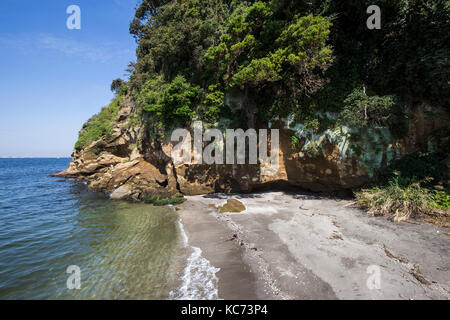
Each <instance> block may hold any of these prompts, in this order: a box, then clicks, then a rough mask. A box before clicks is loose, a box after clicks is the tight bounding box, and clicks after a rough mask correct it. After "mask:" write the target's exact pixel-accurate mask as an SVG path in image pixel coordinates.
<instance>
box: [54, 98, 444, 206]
mask: <svg viewBox="0 0 450 320" xmlns="http://www.w3.org/2000/svg"><path fill="white" fill-rule="evenodd" d="M125 101H126V103H123V104H122V106H121V108H120V110H119V111H118V113H117V115H116V117H115V119H114V121H115V122H114V126H113V130H112V132H113V133H112V135H110V136H109V137H105V136H103V137H102V138H101V139H98V140H97V141H94V142H92V143H90V144H89V145H88V146H87V147H84V148H81V149H79V150H75V151H74V153H73V154H72V162H71V163H70V165H69V167H68V168H67V169H66V170H64V171H62V172H58V173H55V174H54V176H64V177H68V178H76V179H77V180H79V181H84V182H86V183H87V184H88V187H89V189H91V190H96V191H102V192H105V193H110V194H111V198H113V199H120V198H126V199H135V200H142V199H145V198H146V197H148V196H151V195H158V196H160V197H162V198H169V197H173V196H179V195H195V194H207V193H216V192H244V193H245V192H251V191H254V190H257V189H264V188H266V189H267V188H287V187H297V188H302V189H307V190H311V191H315V192H324V193H332V194H336V193H339V194H343V193H348V192H349V191H351V190H352V189H355V188H358V187H360V186H362V185H364V184H365V183H367V182H369V181H370V180H371V179H373V177H374V175H375V173H376V171H377V169H379V168H381V167H384V166H386V165H388V164H389V163H391V162H392V161H393V160H395V159H399V158H400V157H401V156H403V155H405V154H408V153H411V152H416V151H426V150H427V149H430V148H433V145H435V144H434V143H433V137H434V135H435V133H436V132H438V131H439V129H440V128H441V127H442V124H439V123H440V122H439V121H437V120H436V119H439V118H442V116H443V115H442V114H444V116H445V111H441V112H442V114H440V113H439V112H437V113H436V112H435V113H434V117H427V116H426V114H427V112H426V111H427V108H426V107H424V106H419V107H416V108H414V109H413V110H412V112H411V115H410V117H409V119H408V128H409V129H408V132H409V133H408V134H407V135H406V136H404V137H403V138H395V137H394V136H393V135H392V134H391V132H390V131H389V130H388V129H387V128H377V129H370V130H365V131H361V130H359V131H358V130H354V129H352V128H348V127H345V126H337V127H335V128H334V129H328V130H326V131H325V132H321V133H314V132H310V131H308V130H307V129H305V128H304V127H303V125H302V124H301V123H293V121H292V120H290V119H285V120H283V119H281V120H278V121H276V122H275V123H273V124H269V126H270V127H272V128H279V129H280V131H279V132H280V136H279V143H280V151H279V169H278V171H277V172H276V173H275V174H273V175H266V176H262V175H260V169H261V168H260V166H259V165H248V164H246V165H227V164H223V165H206V164H200V165H196V164H190V165H186V164H182V165H175V164H174V163H173V162H172V159H171V157H170V155H171V154H170V152H171V150H172V147H173V143H172V142H171V141H169V138H165V139H154V138H153V137H151V136H150V133H149V132H151V130H149V128H146V127H145V126H141V125H130V119H132V118H133V117H135V116H139V114H138V113H139V112H138V111H137V109H136V107H135V106H134V104H133V102H132V101H131V100H130V99H125ZM329 116H330V115H329ZM169 136H170V135H169ZM292 137H296V139H295V141H297V143H293V142H292V141H293V139H292Z"/></svg>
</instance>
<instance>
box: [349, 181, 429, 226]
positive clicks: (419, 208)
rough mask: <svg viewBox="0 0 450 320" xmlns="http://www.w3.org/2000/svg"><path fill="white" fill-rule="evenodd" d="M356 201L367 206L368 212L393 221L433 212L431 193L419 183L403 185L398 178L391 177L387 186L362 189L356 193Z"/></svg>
mask: <svg viewBox="0 0 450 320" xmlns="http://www.w3.org/2000/svg"><path fill="white" fill-rule="evenodd" d="M356 199H357V201H358V203H359V204H360V205H361V206H363V207H365V208H368V214H370V215H374V216H378V215H384V216H387V217H389V218H392V219H393V220H394V221H396V222H398V221H404V220H408V219H409V218H413V217H417V216H419V215H420V214H429V215H432V214H433V210H432V208H431V207H430V203H431V202H432V201H433V194H432V193H431V192H430V190H428V189H426V188H422V187H421V186H420V183H417V182H416V183H411V184H410V185H408V186H406V187H403V186H401V185H400V184H399V182H398V178H393V179H392V180H390V181H389V184H388V185H387V186H381V187H378V186H377V187H373V188H371V189H363V190H361V191H360V192H357V193H356Z"/></svg>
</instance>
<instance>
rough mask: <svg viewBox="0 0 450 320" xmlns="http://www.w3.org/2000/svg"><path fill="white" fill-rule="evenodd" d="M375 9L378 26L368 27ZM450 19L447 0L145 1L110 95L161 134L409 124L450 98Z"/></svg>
mask: <svg viewBox="0 0 450 320" xmlns="http://www.w3.org/2000/svg"><path fill="white" fill-rule="evenodd" d="M373 4H375V5H378V6H379V7H380V8H381V19H382V20H381V21H382V23H381V29H379V30H369V29H368V28H367V26H366V20H367V18H368V16H369V15H368V14H367V13H366V9H367V7H368V6H369V5H373ZM449 19H450V4H449V1H440V0H431V1H428V0H370V1H369V0H347V1H340V0H322V1H319V0H313V1H310V0H264V1H237V0H159V1H158V0H142V1H140V2H139V3H138V6H137V9H136V15H135V17H134V19H133V21H132V22H131V24H130V32H131V33H132V34H133V36H134V37H135V38H136V41H137V42H138V48H137V61H136V62H133V63H130V65H129V69H127V71H129V72H130V73H131V76H130V78H129V80H128V81H127V82H122V81H121V80H120V79H118V80H115V81H114V82H113V84H112V87H111V89H112V90H114V91H117V93H118V95H120V94H124V93H127V94H128V95H130V96H131V98H132V99H133V100H134V101H135V102H136V104H137V106H138V107H139V110H140V112H141V113H140V114H139V116H140V117H141V118H142V123H144V124H145V125H146V127H147V129H148V131H149V132H150V133H151V134H152V135H155V134H156V135H158V134H161V133H163V132H164V131H167V130H169V129H170V128H172V127H174V126H185V125H188V124H189V122H190V121H192V120H194V119H201V120H203V121H206V122H209V123H216V122H218V121H219V120H220V119H221V118H227V119H230V120H233V121H235V123H236V124H237V125H239V126H241V127H246V126H247V127H251V126H256V125H257V124H258V123H260V124H262V125H264V124H266V123H267V121H268V120H273V119H274V118H279V117H286V116H288V115H294V116H295V119H296V120H298V121H302V122H303V123H304V124H305V125H306V126H307V127H309V128H312V129H315V130H321V129H325V128H329V127H330V126H334V125H335V124H336V123H341V124H347V125H350V126H352V127H360V128H372V127H383V126H390V127H391V128H400V127H402V126H401V122H402V121H403V120H404V119H405V118H406V116H405V114H406V113H407V112H408V109H409V108H411V107H414V106H415V105H417V104H419V103H422V102H428V103H429V104H431V105H434V106H439V105H440V106H442V105H444V106H445V105H446V104H448V101H449V100H450V88H449V78H450V75H449V72H450V68H449V56H450V50H449V43H450V21H449ZM110 108H111V107H110ZM112 109H114V106H113V107H112ZM105 112H106V111H102V113H105ZM327 112H332V113H334V114H337V116H335V117H332V120H330V117H324V116H323V115H324V114H325V113H327ZM100 117H101V118H102V119H103V118H108V119H111V117H110V116H108V117H103V116H100V115H98V116H96V117H94V118H93V119H91V120H90V121H89V122H88V123H87V124H86V125H85V127H84V128H83V130H82V131H81V134H80V141H79V142H78V143H77V146H78V147H80V146H84V145H86V144H87V142H88V141H93V140H92V139H95V138H98V137H99V135H101V134H106V133H107V132H108V129H109V125H107V124H106V122H107V121H104V120H99V118H100ZM89 128H92V129H89ZM88 129H89V130H88ZM87 131H89V132H87ZM91 131H92V132H91Z"/></svg>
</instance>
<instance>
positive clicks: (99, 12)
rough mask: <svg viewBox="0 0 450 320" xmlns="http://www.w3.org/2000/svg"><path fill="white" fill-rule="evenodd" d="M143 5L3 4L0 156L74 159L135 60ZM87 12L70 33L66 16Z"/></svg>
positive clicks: (60, 0) (129, 0)
mask: <svg viewBox="0 0 450 320" xmlns="http://www.w3.org/2000/svg"><path fill="white" fill-rule="evenodd" d="M137 2H138V1H137V0H94V1H93V0H78V1H75V0H71V1H66V0H40V1H35V0H34V1H33V0H21V1H17V0H1V1H0V157H64V156H65V157H68V156H70V154H71V153H72V149H73V145H74V143H75V141H76V140H77V136H78V131H79V130H80V128H81V126H82V124H83V123H84V122H85V121H86V120H87V119H89V118H90V117H91V116H92V115H93V114H95V113H97V112H98V111H100V109H101V107H102V106H104V105H107V104H108V103H109V102H110V101H111V99H112V98H113V94H112V93H111V91H110V89H109V88H110V84H111V81H112V80H113V79H115V78H118V77H121V78H124V73H125V71H124V70H125V69H126V67H127V65H128V63H129V62H130V61H132V60H133V61H134V60H135V59H136V58H135V56H136V54H135V49H136V43H135V40H134V39H133V37H132V36H131V35H130V34H129V33H128V26H129V23H130V21H131V19H132V17H133V14H134V8H135V7H136V4H137ZM70 5H78V6H79V7H80V9H81V29H80V30H69V29H68V28H67V26H66V20H67V18H68V17H69V16H70V15H69V14H67V13H66V9H67V7H68V6H70Z"/></svg>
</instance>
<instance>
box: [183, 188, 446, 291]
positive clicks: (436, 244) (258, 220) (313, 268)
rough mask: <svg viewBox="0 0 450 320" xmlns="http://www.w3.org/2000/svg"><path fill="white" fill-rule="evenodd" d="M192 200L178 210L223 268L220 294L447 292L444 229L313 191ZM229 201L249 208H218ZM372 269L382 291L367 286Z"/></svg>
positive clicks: (194, 239)
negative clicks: (370, 212)
mask: <svg viewBox="0 0 450 320" xmlns="http://www.w3.org/2000/svg"><path fill="white" fill-rule="evenodd" d="M186 198H187V201H186V202H185V203H184V204H183V205H181V206H180V210H179V211H178V213H179V216H180V219H181V222H182V223H183V226H184V229H185V230H186V234H187V236H188V237H189V243H190V244H191V245H194V246H196V247H199V248H201V251H202V256H203V257H204V258H205V259H207V260H208V261H210V263H211V265H212V266H214V267H215V268H218V269H220V271H218V272H217V277H218V298H219V299H226V300H228V299H237V300H239V299H305V300H307V299H449V298H450V291H449V290H450V279H449V278H448V271H449V270H450V251H449V250H450V249H449V248H450V246H449V243H450V238H449V236H448V234H447V233H446V231H448V230H447V229H444V228H439V227H436V226H433V225H428V224H421V225H416V224H412V223H396V224H394V223H392V222H391V221H388V220H386V219H385V218H382V217H377V218H373V217H367V216H365V215H364V213H363V212H362V211H361V210H359V209H356V208H352V207H351V203H352V202H351V201H350V200H343V199H338V198H332V197H321V196H317V195H312V194H307V193H305V194H298V193H290V192H281V191H279V192H278V191H270V192H259V193H252V194H213V195H199V196H188V197H186ZM227 199H237V200H238V201H241V202H242V203H243V204H244V205H245V207H246V210H244V211H243V212H240V213H219V210H218V209H217V208H218V207H219V206H221V205H223V204H224V203H225V202H226V200H227ZM371 268H372V269H371ZM373 268H378V269H377V270H379V272H380V281H379V283H378V286H379V288H378V287H377V286H375V288H374V287H373V286H372V287H371V285H370V284H369V282H370V276H371V273H370V272H369V271H370V270H373ZM375 284H376V283H375Z"/></svg>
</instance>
